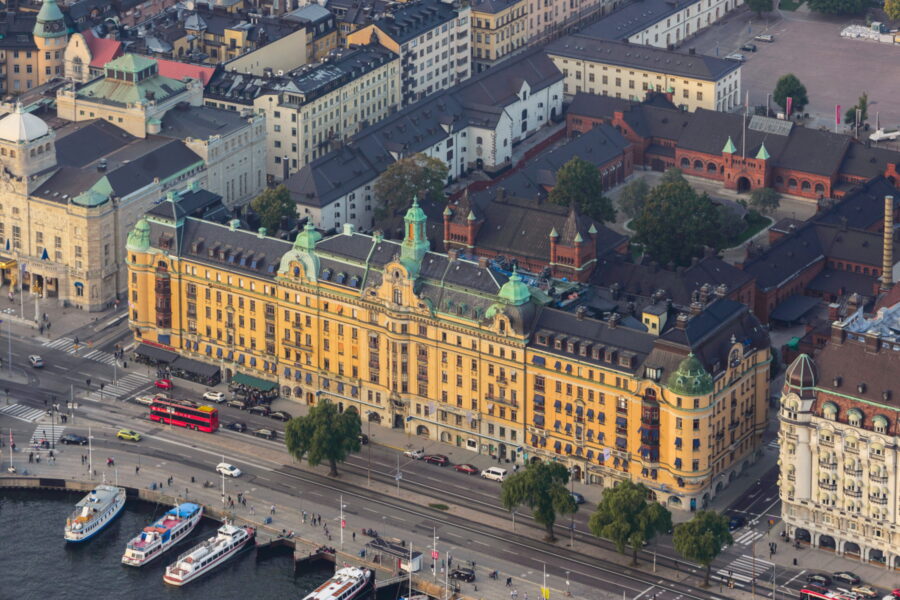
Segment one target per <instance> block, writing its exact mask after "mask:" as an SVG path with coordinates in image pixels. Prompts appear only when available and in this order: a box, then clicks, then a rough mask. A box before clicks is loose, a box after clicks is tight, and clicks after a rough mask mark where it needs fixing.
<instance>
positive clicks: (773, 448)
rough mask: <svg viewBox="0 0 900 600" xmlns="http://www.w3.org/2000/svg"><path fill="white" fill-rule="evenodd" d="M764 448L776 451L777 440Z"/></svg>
mask: <svg viewBox="0 0 900 600" xmlns="http://www.w3.org/2000/svg"><path fill="white" fill-rule="evenodd" d="M766 448H771V449H772V450H778V438H775V439H774V440H772V441H771V442H769V443H768V444H766Z"/></svg>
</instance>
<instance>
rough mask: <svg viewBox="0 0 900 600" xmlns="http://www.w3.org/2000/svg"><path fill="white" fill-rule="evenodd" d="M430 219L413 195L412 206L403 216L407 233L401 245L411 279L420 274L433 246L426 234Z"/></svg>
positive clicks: (401, 251) (401, 260) (402, 257)
mask: <svg viewBox="0 0 900 600" xmlns="http://www.w3.org/2000/svg"><path fill="white" fill-rule="evenodd" d="M427 221H428V219H427V217H426V216H425V211H423V210H422V208H421V207H420V206H419V201H418V199H417V198H416V197H415V196H413V203H412V206H410V207H409V210H408V211H406V216H405V217H403V224H404V230H405V232H406V233H405V235H404V237H403V243H402V244H401V245H400V262H401V263H403V266H404V267H406V270H407V272H408V273H409V278H410V279H415V278H416V277H418V275H419V268H420V267H421V266H422V259H423V258H424V257H425V253H426V252H428V250H429V249H430V247H431V244H430V243H429V242H428V236H427V235H426V230H425V225H426V222H427Z"/></svg>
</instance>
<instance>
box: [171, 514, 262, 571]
mask: <svg viewBox="0 0 900 600" xmlns="http://www.w3.org/2000/svg"><path fill="white" fill-rule="evenodd" d="M255 535H256V530H255V529H253V528H252V527H246V526H245V527H237V526H235V525H232V524H231V523H226V524H224V525H222V526H221V527H219V529H218V531H217V532H216V535H215V536H214V537H211V538H209V539H208V540H206V541H204V542H203V543H202V544H200V545H198V546H194V547H193V548H191V549H190V550H188V551H187V552H185V553H184V554H182V555H181V556H179V557H178V560H176V561H175V562H174V563H172V564H171V565H169V566H168V567H166V573H165V575H163V581H165V582H166V583H169V584H172V585H184V584H186V583H188V582H190V581H193V580H194V579H196V578H198V577H200V576H201V575H203V574H205V573H208V572H210V571H212V570H213V569H214V568H216V567H217V566H219V565H221V564H222V563H224V562H225V561H227V560H228V559H229V558H231V557H232V556H234V555H235V554H237V553H238V551H240V549H241V548H243V547H244V546H245V545H246V544H247V542H250V541H252V540H253V537H254V536H255Z"/></svg>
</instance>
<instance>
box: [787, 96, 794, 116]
mask: <svg viewBox="0 0 900 600" xmlns="http://www.w3.org/2000/svg"><path fill="white" fill-rule="evenodd" d="M793 104H794V99H793V98H791V97H790V96H788V97H787V107H786V114H787V118H788V119H790V118H791V105H793Z"/></svg>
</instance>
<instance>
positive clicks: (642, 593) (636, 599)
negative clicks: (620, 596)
mask: <svg viewBox="0 0 900 600" xmlns="http://www.w3.org/2000/svg"><path fill="white" fill-rule="evenodd" d="M655 587H656V586H655V585H651V586H650V587H648V588H647V589H646V590H644V591H643V592H641V593H640V594H638V595H637V596H635V597H634V600H638V598H640V597H641V596H643V595H644V594H646V593H647V592H649V591H651V590H652V589H653V588H655Z"/></svg>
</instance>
